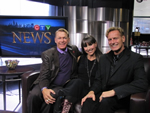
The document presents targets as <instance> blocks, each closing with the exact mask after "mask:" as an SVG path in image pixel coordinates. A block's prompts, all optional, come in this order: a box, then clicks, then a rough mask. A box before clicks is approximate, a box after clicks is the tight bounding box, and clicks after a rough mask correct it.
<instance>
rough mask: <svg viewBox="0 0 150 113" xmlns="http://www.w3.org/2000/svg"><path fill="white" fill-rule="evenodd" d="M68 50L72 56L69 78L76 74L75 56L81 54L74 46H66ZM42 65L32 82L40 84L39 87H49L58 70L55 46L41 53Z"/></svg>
mask: <svg viewBox="0 0 150 113" xmlns="http://www.w3.org/2000/svg"><path fill="white" fill-rule="evenodd" d="M67 48H68V52H69V53H70V55H71V56H72V58H73V64H72V73H71V78H70V79H72V78H74V77H75V76H76V75H77V74H76V72H77V57H78V56H79V55H80V54H81V53H80V52H79V50H78V48H77V47H76V46H69V45H68V46H67ZM41 57H42V65H41V69H40V75H39V77H38V78H37V79H36V81H35V82H34V84H38V83H39V85H40V88H43V87H49V86H50V85H51V83H52V82H53V81H54V79H55V78H56V77H57V75H58V72H59V56H58V51H57V47H53V48H51V49H48V50H46V51H44V52H43V53H42V56H41Z"/></svg>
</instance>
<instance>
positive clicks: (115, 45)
mask: <svg viewBox="0 0 150 113" xmlns="http://www.w3.org/2000/svg"><path fill="white" fill-rule="evenodd" d="M107 39H108V44H109V46H110V48H111V50H112V51H114V54H115V55H118V54H120V53H121V52H122V51H123V50H124V42H125V36H121V35H120V33H119V31H118V30H114V31H110V32H109V34H108V36H107Z"/></svg>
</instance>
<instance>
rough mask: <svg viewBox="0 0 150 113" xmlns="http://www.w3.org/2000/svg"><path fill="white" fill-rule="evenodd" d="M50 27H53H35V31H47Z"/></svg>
mask: <svg viewBox="0 0 150 113" xmlns="http://www.w3.org/2000/svg"><path fill="white" fill-rule="evenodd" d="M50 27H51V26H50V25H35V26H34V29H35V30H36V31H39V30H41V31H45V30H49V29H50Z"/></svg>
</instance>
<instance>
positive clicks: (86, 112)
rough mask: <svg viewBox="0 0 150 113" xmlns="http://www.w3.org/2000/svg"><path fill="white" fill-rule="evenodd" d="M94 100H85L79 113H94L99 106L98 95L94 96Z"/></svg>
mask: <svg viewBox="0 0 150 113" xmlns="http://www.w3.org/2000/svg"><path fill="white" fill-rule="evenodd" d="M95 98H96V99H95V101H93V100H92V98H87V99H86V101H85V102H84V103H83V106H82V111H81V113H96V110H97V108H98V106H99V94H98V95H96V97H95ZM99 113H101V112H99Z"/></svg>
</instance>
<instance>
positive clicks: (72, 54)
mask: <svg viewBox="0 0 150 113" xmlns="http://www.w3.org/2000/svg"><path fill="white" fill-rule="evenodd" d="M68 52H69V53H70V54H71V56H72V57H73V59H72V60H73V63H72V70H73V69H74V66H75V65H74V63H75V62H76V57H75V55H74V51H73V50H72V48H69V47H68Z"/></svg>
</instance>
